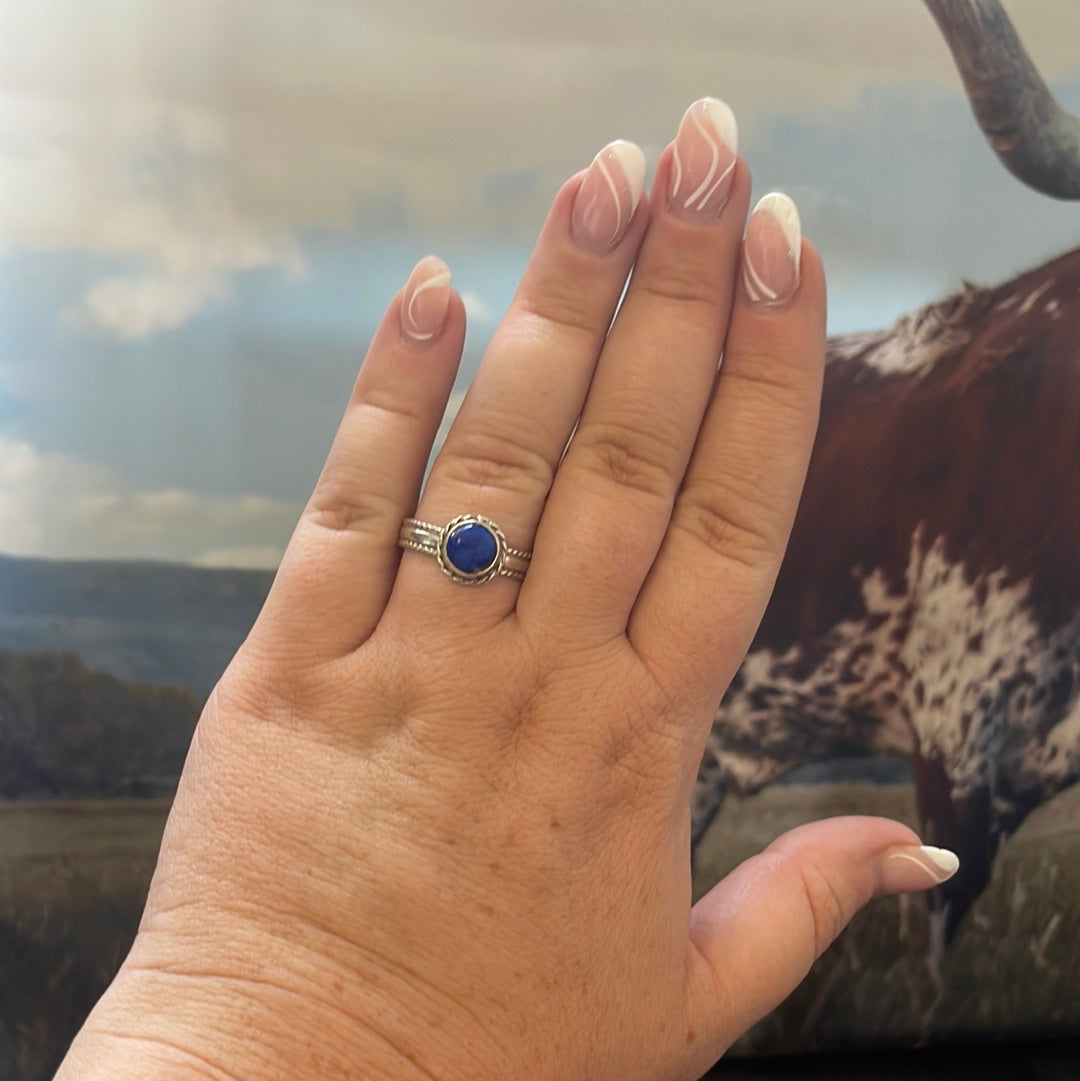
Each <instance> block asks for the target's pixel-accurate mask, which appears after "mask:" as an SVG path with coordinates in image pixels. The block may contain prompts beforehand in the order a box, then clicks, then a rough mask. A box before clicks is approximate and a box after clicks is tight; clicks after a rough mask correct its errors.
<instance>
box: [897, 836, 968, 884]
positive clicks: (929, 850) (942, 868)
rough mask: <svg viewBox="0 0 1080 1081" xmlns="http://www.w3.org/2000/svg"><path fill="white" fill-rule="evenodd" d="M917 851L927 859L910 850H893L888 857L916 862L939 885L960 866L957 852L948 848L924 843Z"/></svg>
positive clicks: (950, 876)
mask: <svg viewBox="0 0 1080 1081" xmlns="http://www.w3.org/2000/svg"><path fill="white" fill-rule="evenodd" d="M917 851H918V852H919V854H920V855H922V856H925V857H926V859H925V860H922V859H919V858H918V857H917V856H915V855H914V854H913V853H910V852H893V853H892V854H891V855H890V856H888V857H886V858H887V859H890V860H907V862H908V863H913V864H915V866H916V867H918V868H919V869H920V870H922V871H925V872H926V874H928V875H929V876H930V878H931V879H933V881H934V882H935V883H936V884H937V885H939V886H940V885H941V883H942V882H947V881H948V880H949V879H950V878H952V876H953V875H954V874H956V871H957V868H958V867H959V866H960V860H959V859H958V858H957V856H956V853H955V852H950V851H949V850H948V849H947V848H934V847H933V846H932V845H923V846H922V847H921V848H919V849H918V850H917Z"/></svg>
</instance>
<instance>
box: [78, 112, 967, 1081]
mask: <svg viewBox="0 0 1080 1081" xmlns="http://www.w3.org/2000/svg"><path fill="white" fill-rule="evenodd" d="M734 150H735V132H734V121H733V120H732V119H731V117H730V113H729V111H728V110H727V109H726V107H725V106H723V105H721V104H720V103H718V102H715V101H710V100H706V101H704V102H699V103H696V104H695V105H694V106H692V107H691V109H690V110H689V112H688V113H687V114H686V116H685V118H684V119H683V121H682V123H681V125H680V128H679V134H678V137H677V139H676V141H675V143H674V144H673V145H672V146H669V147H668V148H667V149H666V150H665V151H664V152H663V154H662V155H661V157H660V160H659V163H658V167H657V172H656V182H655V184H654V187H653V192H652V199H651V206H650V205H649V202H648V201H646V200H641V199H640V198H639V196H640V193H641V187H642V180H643V176H644V161H643V159H642V156H641V152H640V151H639V150H637V148H636V147H634V146H632V145H631V144H628V143H615V144H612V145H611V146H609V147H607V148H605V149H604V150H603V151H601V153H600V154H599V155H598V156H597V158H596V160H595V161H594V163H593V164H592V166H591V167H590V169H589V170H588V171H586V172H585V173H583V174H580V175H578V176H575V177H573V178H572V179H571V180H570V181H568V182H567V183H566V185H565V186H564V187H563V188H562V190H561V191H560V192H559V193H558V195H557V196H556V199H555V202H554V205H553V207H552V210H551V213H550V215H549V217H548V220H547V222H546V224H545V225H544V228H543V231H542V233H541V236H540V239H539V242H538V244H537V247H536V250H535V253H534V254H533V256H532V259H531V261H530V263H529V265H528V268H527V270H526V272H525V276H524V278H523V280H522V282H521V285H520V288H519V290H518V292H517V294H516V296H515V298H514V300H513V303H512V305H511V308H510V311H509V313H508V314H507V316H506V318H505V319H504V320H503V322H502V324H501V325H500V327H499V329H498V331H497V332H496V334H495V336H494V338H493V340H492V342H491V344H490V347H489V349H488V351H487V353H486V355H485V357H484V359H483V362H482V364H481V366H480V369H479V372H478V374H477V376H476V378H475V380H474V381H473V384H472V386H471V388H470V390H469V393H468V396H467V398H466V400H465V403H464V405H463V406H462V408H461V411H460V414H459V416H458V418H457V420H456V422H455V423H454V426H453V428H452V430H451V432H450V435H449V437H448V438H447V441H446V444H445V446H444V448H443V450H442V452H441V454H440V455H439V457H438V460H437V461H436V463H435V465H434V467H433V469H432V472H431V476H430V479H429V481H428V483H427V485H426V486H425V487H424V490H423V494H422V496H421V495H420V487H421V479H422V476H423V472H424V467H425V463H426V461H427V458H428V455H429V452H430V448H431V444H432V440H433V438H434V436H435V432H436V429H437V427H438V424H439V420H440V417H441V415H442V412H443V409H444V407H445V405H446V401H447V397H448V394H449V391H450V387H451V384H452V382H453V379H454V374H455V369H456V366H457V363H458V360H459V358H460V354H461V349H462V341H463V335H464V310H463V307H462V304H461V301H460V299H459V297H458V296H457V295H456V294H455V293H454V292H453V290H452V289H451V287H450V283H449V274H448V272H447V270H446V268H445V266H444V265H443V264H442V263H440V262H439V261H438V260H436V259H433V258H429V259H425V260H423V261H422V262H421V263H420V264H419V265H418V266H417V268H416V270H415V271H414V272H413V275H412V277H411V278H410V279H409V282H408V284H407V286H406V287H405V289H404V290H403V291H402V293H401V294H399V296H398V297H396V298H395V299H394V301H393V303H392V304H391V305H390V308H389V310H388V312H387V314H386V316H385V318H384V319H383V321H382V324H381V326H380V327H379V329H378V332H377V334H376V336H375V338H374V341H373V342H372V344H371V348H370V351H369V353H368V355H367V358H366V360H365V361H364V364H363V367H362V369H361V371H360V375H359V378H358V380H357V383H356V387H355V390H354V392H353V394H352V397H351V399H350V401H349V404H348V407H347V410H346V412H345V417H344V420H343V421H342V424H341V428H340V430H339V432H338V434H337V437H336V439H335V441H334V444H333V447H332V449H331V452H330V456H329V459H328V461H327V463H326V466H325V468H324V470H323V472H322V475H321V477H320V478H319V481H318V484H317V486H316V488H315V492H314V494H313V495H312V497H311V501H310V503H309V504H308V506H307V507H306V509H305V511H304V513H303V516H302V518H301V520H300V522H299V525H298V526H297V529H296V532H295V535H294V536H293V539H292V542H291V544H290V546H289V549H288V551H287V553H286V555H285V558H284V560H283V562H282V565H281V568H280V571H279V573H278V575H277V578H276V580H275V582H274V586H273V589H272V591H271V593H270V596H269V598H268V600H267V602H266V605H265V608H264V610H263V612H262V614H261V615H260V617H259V620H258V622H257V623H256V625H255V627H254V629H253V630H252V632H251V635H250V637H249V638H248V640H247V641H246V642H245V644H244V646H243V647H242V649H241V650H240V652H239V653H238V654H237V656H236V658H235V659H234V661H233V663H232V664H231V665H230V667H229V669H228V671H227V672H226V674H225V675H224V677H223V678H222V680H221V682H220V683H219V685H218V687H217V688H216V689H215V691H214V693H213V694H212V696H211V698H210V700H209V701H208V703H207V705H206V710H205V712H204V714H203V717H202V719H201V721H200V723H199V726H198V730H197V732H196V735H195V739H194V742H193V744H192V748H191V753H190V756H189V758H188V762H187V765H186V766H185V769H184V774H183V777H182V780H181V784H180V789H179V793H178V795H177V798H176V802H175V806H174V808H173V812H172V815H171V818H170V820H169V824H168V828H167V831H166V834H165V839H164V842H163V846H162V851H161V859H160V863H159V866H158V869H157V873H156V875H155V878H154V882H153V886H152V889H151V894H150V898H149V901H148V903H147V907H146V913H145V916H144V919H143V922H142V925H141V928H140V931H139V935H138V938H137V941H136V943H135V945H134V948H133V950H132V952H131V955H130V957H129V958H128V960H127V962H126V963H125V965H124V966H123V969H122V970H121V973H120V975H119V976H118V978H117V980H116V982H115V983H114V985H113V987H112V988H111V989H110V991H109V992H108V993H107V995H106V996H105V998H104V999H103V1000H102V1002H101V1004H100V1005H99V1006H98V1008H97V1009H96V1010H95V1012H94V1014H93V1016H92V1017H91V1019H90V1021H89V1022H88V1024H87V1026H86V1028H85V1029H84V1031H83V1033H82V1034H81V1035H80V1037H79V1039H78V1040H77V1041H76V1044H75V1046H74V1048H73V1050H72V1052H71V1055H70V1056H69V1059H68V1060H67V1062H66V1064H65V1066H64V1067H63V1068H62V1069H61V1073H60V1075H59V1076H60V1078H62V1079H64V1081H70V1079H72V1078H87V1077H91V1076H97V1074H96V1072H95V1071H98V1070H100V1071H101V1076H103V1077H104V1076H108V1077H110V1078H113V1079H125V1078H136V1077H138V1078H148V1077H154V1078H169V1079H172V1078H215V1079H217V1078H242V1077H243V1078H246V1077H259V1078H263V1079H276V1078H283V1079H284V1078H288V1079H290V1081H292V1079H295V1078H300V1077H304V1078H306V1077H312V1078H315V1077H317V1078H374V1077H385V1078H402V1079H413V1078H416V1079H438V1081H465V1079H469V1081H483V1079H489V1078H490V1079H500V1081H514V1079H518V1078H529V1079H531V1081H546V1079H551V1081H555V1079H558V1081H567V1079H588V1081H605V1079H609V1078H610V1079H612V1081H615V1079H618V1081H634V1079H638V1078H640V1079H642V1081H661V1079H668V1078H670V1079H676V1078H693V1077H696V1076H698V1075H700V1074H701V1073H702V1072H703V1071H704V1070H706V1069H707V1068H708V1067H709V1066H710V1065H711V1064H712V1063H713V1062H714V1061H715V1059H716V1058H717V1057H718V1056H719V1055H720V1054H721V1053H722V1052H723V1051H724V1050H725V1048H726V1047H727V1046H728V1045H729V1044H730V1043H731V1042H732V1041H733V1040H734V1039H735V1038H736V1037H737V1036H738V1035H739V1034H740V1033H741V1032H742V1031H744V1030H745V1029H746V1028H747V1027H748V1026H749V1025H750V1024H752V1023H753V1022H754V1021H755V1020H756V1019H758V1018H760V1017H761V1016H762V1015H763V1014H765V1013H766V1012H767V1011H768V1010H769V1009H771V1008H772V1007H773V1006H774V1005H776V1004H777V1003H778V1002H779V1001H780V1000H781V999H783V998H784V997H785V996H786V995H787V994H788V993H789V992H790V991H791V990H792V988H794V987H795V985H796V984H797V983H798V982H799V980H801V979H802V977H803V976H804V975H805V974H806V972H807V970H808V968H809V967H810V965H811V963H812V962H813V961H814V959H815V958H816V957H817V956H818V955H820V953H821V952H822V951H823V950H824V949H825V948H826V947H827V946H828V944H829V943H830V941H831V940H832V939H833V937H834V936H835V935H836V934H837V933H838V932H839V931H840V929H841V928H842V927H843V926H844V925H845V924H846V923H847V922H848V920H849V919H850V918H851V916H852V915H853V914H854V912H855V911H856V910H857V909H858V908H859V907H860V906H861V905H863V904H864V903H865V902H867V901H868V900H869V899H870V898H871V897H872V896H874V895H875V894H880V893H884V892H895V891H898V890H906V889H923V888H927V887H929V886H931V885H933V884H934V883H935V882H936V881H940V880H941V879H942V878H943V877H944V871H943V870H942V868H941V867H940V866H939V864H946V863H948V862H949V861H948V856H947V855H944V854H941V853H939V852H937V851H936V850H929V849H922V848H920V847H919V840H918V838H917V837H916V836H915V835H914V834H913V833H911V831H910V830H908V829H907V828H906V827H904V826H902V825H899V824H896V823H892V822H888V821H885V820H880V819H869V818H852V819H837V820H833V821H829V822H823V823H818V824H816V825H813V826H808V827H803V828H801V829H798V830H795V831H794V832H792V833H790V834H787V835H786V836H784V837H782V838H781V839H779V840H778V841H777V842H776V843H775V844H773V845H772V846H770V848H769V849H768V850H767V851H766V852H764V853H763V854H762V855H760V856H758V857H756V858H754V859H752V860H750V861H748V862H747V863H745V864H744V865H743V866H741V867H740V868H739V869H738V870H736V871H735V872H734V873H733V874H732V875H730V876H729V877H728V878H727V879H726V880H725V881H723V882H722V883H720V884H719V885H718V886H717V887H716V888H715V889H714V890H713V891H712V892H711V893H710V894H709V895H708V896H707V897H706V898H704V899H703V900H701V901H700V902H699V903H698V904H697V905H696V906H694V907H693V908H691V898H690V868H689V859H690V843H689V827H690V797H691V792H692V788H693V783H694V777H695V773H696V769H697V765H698V762H699V760H700V757H701V754H702V750H703V747H704V743H705V739H706V736H707V733H708V731H709V726H710V723H711V720H712V717H713V713H714V710H715V706H716V703H717V701H718V700H719V699H720V697H721V695H722V693H723V691H724V689H725V687H726V685H727V683H728V682H729V680H730V679H731V677H732V675H733V673H734V672H735V671H736V669H737V667H738V666H739V663H740V661H741V660H742V658H743V655H744V653H745V651H746V649H747V647H748V645H749V643H750V640H751V638H752V636H753V633H754V630H755V627H756V626H757V623H758V621H759V619H760V618H761V615H762V612H763V611H764V608H765V604H766V601H767V600H768V597H769V593H770V590H771V588H772V585H773V582H774V579H775V576H776V573H777V569H778V567H779V564H780V560H781V557H782V555H783V551H784V546H785V544H786V541H787V536H788V532H789V529H790V527H791V522H792V518H793V516H794V513H795V508H796V504H797V502H798V498H799V492H800V488H801V485H802V482H803V477H804V473H805V470H806V465H807V460H808V457H809V453H810V448H811V444H812V441H813V438H814V430H815V425H816V420H817V408H818V400H819V396H820V388H821V380H822V370H823V356H824V324H825V285H824V280H823V275H822V270H821V266H820V262H819V260H818V257H817V255H816V253H815V251H814V249H813V248H812V247H811V246H810V245H808V244H806V243H804V242H802V241H801V240H800V236H799V226H798V219H797V216H796V213H795V210H794V207H793V206H792V204H791V203H790V201H789V200H787V199H785V198H784V197H780V196H769V197H767V199H766V200H765V201H764V205H763V206H762V207H761V208H760V209H759V210H758V211H757V212H756V213H755V214H754V215H753V216H752V217H751V219H750V221H749V225H748V226H747V227H746V229H747V232H746V239H745V242H743V239H742V238H743V233H744V226H745V223H746V214H747V206H748V200H749V191H750V178H749V175H748V171H747V169H746V166H745V164H744V163H743V161H742V160H741V159H738V158H737V157H736V156H735V153H734ZM631 267H633V276H632V278H631V280H630V285H629V289H628V292H627V294H626V297H625V299H624V301H623V303H622V305H621V307H620V308H619V310H618V316H617V318H616V319H615V321H614V324H613V325H612V316H613V314H614V313H615V311H616V307H617V304H618V302H619V298H620V295H621V293H622V290H623V286H624V283H625V281H626V278H627V275H628V273H629V272H630V270H631ZM609 326H610V328H611V329H610V331H609ZM721 354H723V363H722V365H721V366H720V372H719V376H717V364H718V360H719V358H720V356H721ZM579 418H580V420H579ZM575 424H576V425H577V427H576V431H575ZM572 432H574V437H573V440H572V442H570V445H569V448H568V449H567V450H566V453H565V456H564V454H563V451H564V448H566V446H567V441H568V440H569V439H570V436H571V433H572ZM418 498H419V507H418V509H417V501H418ZM464 513H474V514H481V515H485V516H487V517H489V518H491V519H493V520H494V521H495V522H497V523H498V524H499V525H500V526H501V527H502V529H503V531H504V532H505V535H506V538H507V540H508V542H509V544H510V545H513V546H515V547H517V548H520V549H530V548H531V549H532V550H533V558H532V562H531V565H530V566H529V568H528V571H527V574H526V576H525V578H524V581H523V582H518V581H516V580H514V579H511V578H507V577H496V578H495V579H493V580H492V581H489V582H487V583H485V584H482V585H473V586H463V585H460V584H458V583H456V582H454V581H452V580H451V579H450V578H449V577H448V576H447V575H445V574H444V573H443V572H442V571H441V570H440V567H439V565H438V563H437V562H436V560H435V559H434V558H432V557H431V556H430V555H425V554H423V553H420V552H415V551H405V552H402V551H401V549H400V548H399V547H398V545H397V541H398V536H399V530H400V528H401V525H402V520H403V519H404V518H405V517H406V516H413V515H414V516H415V517H416V518H418V519H421V520H423V521H426V522H433V523H437V524H440V525H442V524H444V523H446V522H448V521H449V520H450V519H452V518H454V517H455V516H456V515H460V514H464Z"/></svg>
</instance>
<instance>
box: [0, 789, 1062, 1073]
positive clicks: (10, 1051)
mask: <svg viewBox="0 0 1080 1081" xmlns="http://www.w3.org/2000/svg"><path fill="white" fill-rule="evenodd" d="M166 811H167V806H166V804H165V803H164V802H151V801H130V802H98V803H70V804H55V803H54V804H0V1079H2V1081H48V1079H49V1078H51V1077H52V1074H53V1072H54V1071H55V1069H56V1066H57V1064H58V1063H59V1060H60V1058H61V1057H62V1056H63V1053H64V1050H65V1049H66V1047H67V1044H68V1042H69V1041H70V1039H71V1037H72V1035H73V1034H74V1033H75V1032H76V1031H77V1029H78V1027H79V1025H80V1024H81V1023H82V1021H83V1019H84V1017H85V1016H86V1014H87V1013H88V1012H89V1010H90V1008H91V1007H92V1005H93V1003H94V1002H95V1001H96V999H97V998H98V996H99V995H100V994H101V992H102V991H103V990H104V988H105V986H106V985H107V984H108V982H109V980H110V978H111V977H112V975H113V973H114V972H115V970H116V968H117V967H118V965H119V964H120V962H121V960H122V959H123V957H124V955H125V953H126V952H127V949H128V947H129V945H130V943H131V940H132V937H133V936H134V933H135V928H136V925H137V923H138V918H139V914H140V912H141V909H142V905H143V900H144V898H145V895H146V889H147V885H148V883H149V879H150V874H151V872H152V870H153V866H154V860H155V856H156V853H157V848H158V844H159V842H160V838H161V831H162V828H163V826H164V822H165V815H166ZM846 813H860V814H885V815H889V816H892V817H896V818H900V819H902V820H905V821H908V822H911V823H912V824H914V798H913V794H912V790H911V788H910V786H907V785H870V784H845V785H839V786H830V787H825V786H817V785H815V786H790V787H783V786H778V787H773V788H771V789H767V790H766V791H764V792H762V793H760V794H759V795H757V796H754V797H751V798H749V799H746V800H741V801H740V800H730V801H729V802H728V803H727V804H726V805H725V807H724V809H723V811H722V813H721V814H720V815H719V816H718V818H717V820H716V821H715V822H714V823H713V826H712V827H711V828H710V830H709V833H708V834H707V835H706V837H705V839H704V842H703V845H702V849H701V852H700V854H699V855H700V858H699V860H698V862H697V866H696V873H695V885H696V889H697V891H698V892H699V893H700V892H702V891H703V890H704V889H706V888H707V887H708V886H709V885H710V884H711V883H712V882H713V881H715V880H716V878H717V877H719V876H720V875H722V874H723V873H726V871H727V870H729V869H730V868H732V867H734V866H735V865H736V864H737V863H739V862H740V861H741V860H743V859H745V858H746V857H747V856H749V855H751V854H752V853H754V852H757V851H759V850H760V849H761V848H762V847H764V846H765V845H766V844H768V843H769V841H771V840H772V839H773V838H774V837H776V836H777V835H778V834H779V833H782V832H783V831H784V830H785V829H788V828H790V827H791V826H794V825H797V824H798V823H800V822H804V821H808V820H810V819H812V818H819V817H823V816H825V815H830V814H846ZM779 933H782V929H781V931H780V932H779ZM1078 940H1080V786H1075V787H1074V788H1072V789H1070V790H1068V791H1066V792H1063V793H1062V794H1061V795H1059V796H1058V797H1057V798H1056V799H1055V800H1053V801H1052V802H1050V803H1048V804H1046V805H1045V806H1043V807H1041V808H1039V809H1038V810H1037V811H1036V812H1035V813H1034V814H1033V815H1031V816H1030V817H1029V818H1028V820H1027V821H1026V822H1025V823H1024V825H1023V826H1022V828H1021V829H1020V830H1019V832H1018V833H1017V834H1016V835H1015V836H1014V837H1013V838H1012V839H1011V840H1010V841H1009V843H1008V844H1007V845H1006V846H1005V847H1004V849H1003V850H1002V852H1001V853H1000V855H999V857H998V860H997V862H996V865H995V868H994V875H993V878H992V880H991V882H990V885H989V887H988V888H987V890H986V891H985V893H984V894H983V896H982V897H981V898H980V899H979V901H978V902H977V903H976V905H975V907H974V909H973V910H972V911H971V912H970V913H969V914H968V916H967V917H966V919H965V921H964V923H963V924H962V925H961V928H960V931H959V933H958V935H957V938H956V940H955V941H954V943H953V944H952V946H951V947H950V949H949V951H948V954H947V956H946V959H945V962H944V964H943V966H942V968H941V971H940V972H939V973H934V972H933V971H931V969H930V968H929V966H928V965H927V962H926V959H925V958H926V953H925V947H926V942H927V921H926V910H925V907H924V905H923V903H922V901H921V900H920V899H918V898H907V899H905V898H889V899H884V900H881V901H877V902H875V903H874V904H873V905H872V906H871V907H870V908H869V909H868V910H867V911H866V912H864V913H863V914H862V915H861V916H860V917H859V918H858V920H857V921H856V923H855V924H854V925H853V926H852V927H851V928H850V929H849V930H848V931H847V932H846V933H845V934H844V935H843V936H841V938H840V940H839V941H838V942H837V943H836V944H835V945H834V946H833V947H832V949H831V950H830V951H829V952H828V953H827V954H826V956H825V957H824V958H822V960H821V962H819V964H818V965H817V967H816V968H815V970H814V972H813V973H812V974H811V976H810V978H809V979H808V980H807V981H806V982H805V983H804V984H803V986H802V987H800V988H799V989H798V990H797V991H796V992H795V994H794V995H793V996H792V997H791V998H790V999H789V1000H788V1002H787V1003H785V1004H784V1006H783V1007H781V1009H779V1010H778V1011H776V1013H774V1014H773V1015H772V1016H771V1017H769V1018H768V1019H766V1020H765V1021H764V1022H762V1024H760V1025H759V1026H758V1027H757V1028H756V1029H754V1030H753V1031H752V1032H751V1033H750V1034H749V1035H748V1036H747V1037H746V1038H745V1039H744V1040H743V1041H742V1043H741V1044H740V1045H739V1047H738V1048H737V1049H736V1050H737V1051H739V1052H743V1053H754V1052H758V1051H769V1052H773V1051H796V1050H811V1049H813V1050H817V1049H823V1048H841V1047H851V1048H854V1047H860V1046H871V1045H875V1044H880V1043H888V1044H906V1045H913V1044H919V1043H923V1042H929V1041H934V1040H938V1039H944V1038H958V1039H970V1038H978V1037H979V1036H984V1037H985V1036H986V1035H987V1034H994V1035H1000V1036H1031V1037H1039V1036H1045V1035H1054V1034H1062V1035H1064V1034H1077V1033H1080V945H1078Z"/></svg>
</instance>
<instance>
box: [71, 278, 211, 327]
mask: <svg viewBox="0 0 1080 1081" xmlns="http://www.w3.org/2000/svg"><path fill="white" fill-rule="evenodd" d="M228 293H229V282H228V279H227V278H226V277H225V276H224V275H223V274H218V273H216V274H209V275H206V276H204V277H201V278H192V277H184V276H175V277H170V276H169V275H167V274H143V275H141V276H137V277H112V278H101V279H100V280H98V281H96V282H94V284H93V285H91V286H90V288H89V289H87V290H86V292H85V293H84V294H83V296H82V299H81V300H80V301H79V302H78V303H77V304H74V305H71V306H70V307H68V308H66V309H65V310H64V311H62V312H61V313H60V320H59V325H60V328H61V329H62V330H65V331H68V332H72V333H75V334H78V333H79V332H80V331H81V330H82V329H83V328H84V327H86V326H91V325H92V326H97V327H100V328H102V329H104V330H106V331H111V332H112V333H113V334H114V335H115V336H116V337H117V338H119V339H121V340H122V341H136V340H138V339H140V338H146V337H149V336H150V335H151V334H155V333H157V332H158V331H165V330H175V329H176V328H177V327H180V326H183V325H184V324H185V323H186V322H187V321H188V320H189V319H190V318H191V317H192V316H193V315H195V313H196V312H198V311H199V310H200V309H202V308H203V307H204V306H205V305H206V304H207V303H208V302H210V301H212V300H222V299H224V298H225V297H227V296H228Z"/></svg>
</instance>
